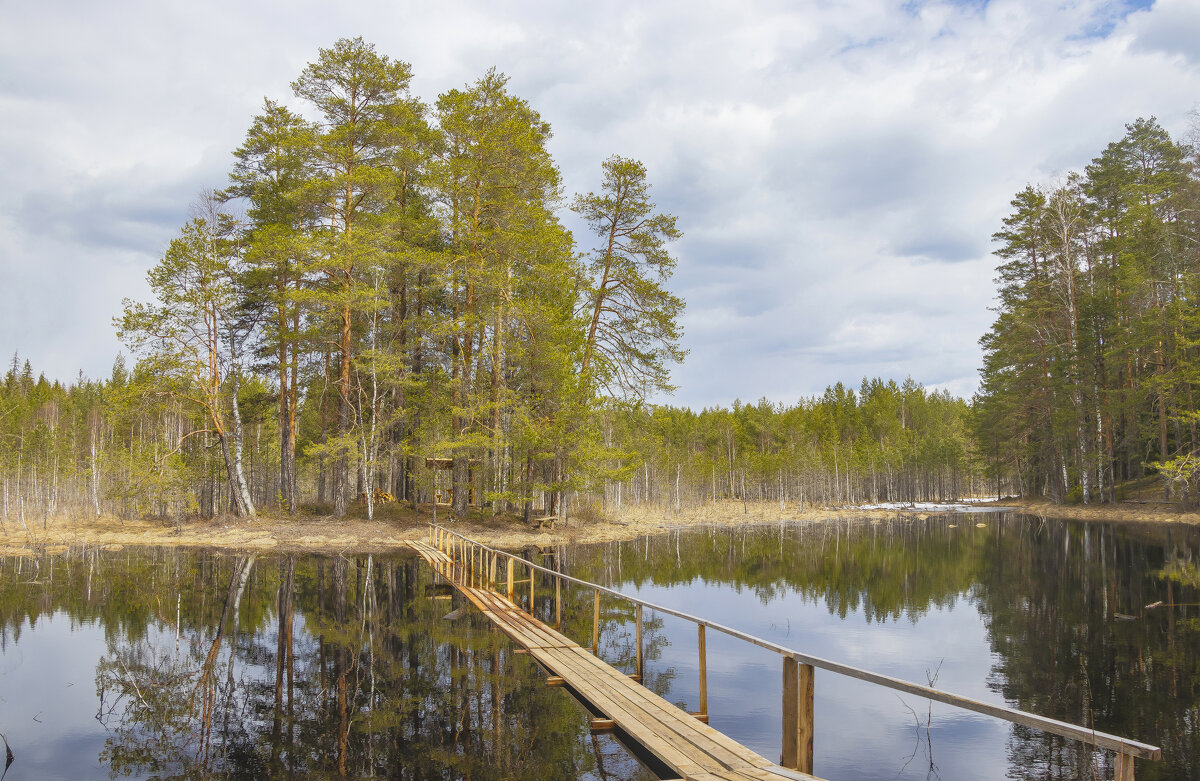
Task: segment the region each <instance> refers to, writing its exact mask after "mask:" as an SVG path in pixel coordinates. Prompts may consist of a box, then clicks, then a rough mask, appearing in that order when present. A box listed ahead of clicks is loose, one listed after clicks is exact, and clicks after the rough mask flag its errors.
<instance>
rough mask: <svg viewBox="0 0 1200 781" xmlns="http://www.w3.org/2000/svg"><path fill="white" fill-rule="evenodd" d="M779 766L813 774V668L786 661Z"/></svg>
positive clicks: (784, 662) (809, 665)
mask: <svg viewBox="0 0 1200 781" xmlns="http://www.w3.org/2000/svg"><path fill="white" fill-rule="evenodd" d="M779 764H781V765H783V766H784V767H786V768H791V769H792V770H799V771H800V772H801V773H812V772H813V667H812V665H811V664H800V663H799V662H797V661H796V660H795V659H793V658H792V657H790V656H788V657H784V660H783V756H782V757H780V760H779Z"/></svg>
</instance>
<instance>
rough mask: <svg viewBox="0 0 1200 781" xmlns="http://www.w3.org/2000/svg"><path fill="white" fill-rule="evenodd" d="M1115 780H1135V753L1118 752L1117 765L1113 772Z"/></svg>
mask: <svg viewBox="0 0 1200 781" xmlns="http://www.w3.org/2000/svg"><path fill="white" fill-rule="evenodd" d="M1113 781H1133V755H1132V754H1125V753H1123V752H1121V751H1118V752H1117V767H1116V769H1115V770H1114V772H1113Z"/></svg>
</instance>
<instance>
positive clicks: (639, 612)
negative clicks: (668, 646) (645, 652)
mask: <svg viewBox="0 0 1200 781" xmlns="http://www.w3.org/2000/svg"><path fill="white" fill-rule="evenodd" d="M633 612H634V615H635V616H636V617H637V620H636V623H637V682H638V683H642V606H641V604H638V605H637V607H635V608H634V611H633Z"/></svg>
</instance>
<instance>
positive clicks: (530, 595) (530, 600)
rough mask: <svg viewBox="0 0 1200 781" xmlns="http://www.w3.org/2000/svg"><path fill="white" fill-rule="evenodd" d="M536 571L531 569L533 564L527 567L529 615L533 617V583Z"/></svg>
mask: <svg viewBox="0 0 1200 781" xmlns="http://www.w3.org/2000/svg"><path fill="white" fill-rule="evenodd" d="M535 574H537V570H535V569H534V568H533V564H532V563H530V565H529V615H533V581H534V577H533V576H534V575H535Z"/></svg>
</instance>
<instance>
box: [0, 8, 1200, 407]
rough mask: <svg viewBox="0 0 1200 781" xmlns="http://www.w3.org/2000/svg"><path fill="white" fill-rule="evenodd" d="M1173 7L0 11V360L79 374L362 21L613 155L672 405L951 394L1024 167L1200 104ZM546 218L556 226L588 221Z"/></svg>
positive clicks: (573, 182) (564, 138)
mask: <svg viewBox="0 0 1200 781" xmlns="http://www.w3.org/2000/svg"><path fill="white" fill-rule="evenodd" d="M1198 14H1200V12H1198V11H1197V10H1196V6H1195V4H1194V3H1192V2H1189V1H1188V0H1159V2H1157V3H1155V4H1154V5H1153V6H1152V7H1150V8H1143V9H1140V10H1134V11H1132V12H1130V9H1129V8H1126V7H1124V6H1123V5H1121V4H1119V3H1118V4H1114V3H1110V2H1103V1H1102V0H1080V1H1079V2H1074V3H1071V4H1066V5H1065V6H1063V7H1058V6H1056V5H1054V6H1052V5H1050V4H1045V3H1039V2H1035V0H992V1H991V2H987V3H952V2H925V3H915V4H914V3H899V2H894V3H890V4H887V5H886V6H881V5H880V4H879V3H877V2H874V0H872V1H870V2H868V0H856V1H854V2H847V3H837V4H827V3H817V2H809V3H804V4H793V3H785V2H763V3H758V4H755V5H753V6H749V7H747V6H732V5H728V4H720V3H684V2H675V3H661V4H640V3H626V4H602V5H594V6H588V7H579V6H571V5H567V4H558V3H507V4H486V3H478V2H455V3H443V4H428V3H396V2H386V3H384V2H368V3H357V4H353V5H352V6H348V7H332V6H329V5H328V4H320V5H318V4H315V3H312V4H308V3H283V2H278V1H277V2H273V3H259V4H249V5H247V4H241V3H232V2H224V3H221V2H218V3H213V4H209V5H207V6H196V5H194V4H183V3H161V2H150V1H149V0H146V1H145V2H140V3H138V2H122V3H111V4H72V5H70V6H69V7H68V6H67V5H66V4H61V5H58V4H53V3H43V4H20V5H18V4H12V3H9V4H3V5H0V115H2V116H4V117H5V122H3V123H0V286H2V289H0V312H2V313H0V352H11V350H13V349H20V350H21V352H22V353H23V354H25V355H27V356H29V357H30V358H31V359H32V360H33V362H34V363H35V365H37V366H38V367H39V368H45V369H46V371H47V373H48V374H50V375H54V376H58V377H62V378H70V377H73V376H74V373H75V371H76V370H77V369H78V368H83V369H84V370H85V371H86V372H87V373H88V374H91V375H102V374H105V373H106V372H107V370H108V366H109V365H110V363H111V361H112V358H113V355H114V354H115V352H116V350H117V343H116V340H115V337H114V336H112V335H111V329H110V327H109V321H110V319H111V317H112V315H114V314H116V312H117V310H118V309H119V306H120V299H121V297H122V296H124V295H130V294H133V295H138V294H140V293H142V291H144V285H142V284H141V283H140V282H139V281H138V280H139V279H140V277H141V276H142V274H144V271H145V270H146V269H147V268H149V266H150V265H151V264H152V263H153V262H154V261H155V259H156V257H157V255H158V253H160V252H161V251H162V249H163V247H164V246H165V245H166V242H167V241H169V239H170V238H171V237H172V236H173V235H174V233H175V232H176V231H177V229H178V227H179V225H180V224H181V222H182V221H183V219H184V218H185V215H186V211H187V205H188V202H189V201H190V200H191V199H192V198H194V197H195V195H196V194H197V193H198V192H199V191H200V190H201V189H203V188H206V187H213V186H220V185H221V184H222V183H223V181H224V176H225V172H226V170H227V168H228V164H229V160H230V156H229V153H230V151H231V150H232V149H233V148H235V147H236V146H237V144H238V143H239V141H240V139H241V136H242V133H243V132H244V130H245V128H246V127H247V126H248V125H249V122H250V119H251V117H252V115H253V114H254V112H255V111H256V110H257V109H258V108H259V106H260V105H261V100H262V98H263V97H264V96H269V97H271V98H274V99H278V100H284V101H290V100H291V95H290V89H289V86H288V85H289V83H290V81H291V80H293V79H295V78H296V76H297V75H298V74H299V72H300V70H301V69H302V68H303V66H304V64H305V63H306V62H309V61H311V60H312V59H314V58H315V57H316V54H317V49H318V48H319V47H327V46H330V45H331V44H332V43H333V42H334V40H336V39H337V38H338V37H340V36H353V35H362V36H364V37H365V38H366V39H367V40H369V41H372V42H374V43H375V44H376V46H377V47H378V49H379V50H380V51H381V52H383V53H385V54H388V55H389V56H393V57H395V58H398V59H402V60H405V61H407V62H410V63H411V64H412V65H413V69H414V72H415V77H414V81H413V88H414V92H415V93H416V94H417V95H418V96H420V97H421V98H422V99H424V100H426V101H427V102H432V101H433V100H434V99H435V98H436V95H437V93H438V92H440V91H443V90H445V89H449V88H453V87H459V86H462V85H463V84H465V83H468V82H470V81H473V80H474V79H475V78H477V77H478V76H479V75H480V74H481V73H482V72H483V71H484V70H485V69H486V68H487V67H489V66H492V65H495V66H496V67H498V68H499V69H500V70H502V71H504V72H505V73H507V74H508V75H510V76H511V81H510V87H511V89H512V90H513V91H514V92H515V93H516V94H518V95H520V96H522V97H524V98H526V99H527V100H528V101H529V102H530V103H531V105H533V106H534V107H535V108H536V109H537V110H538V111H540V112H541V113H542V115H543V117H544V118H545V119H547V120H548V121H549V122H550V123H551V124H552V126H553V128H554V132H555V137H554V139H553V141H552V151H553V152H554V154H555V156H556V159H557V160H558V162H559V165H560V167H561V168H562V171H563V178H564V183H565V186H566V190H567V192H568V193H571V192H575V191H586V190H591V189H595V188H596V187H597V186H598V184H599V182H598V179H599V170H600V162H601V161H602V160H603V159H604V158H606V157H607V156H609V155H610V154H613V153H618V154H622V155H625V156H631V157H636V158H638V159H641V160H642V161H643V162H644V163H646V165H647V167H648V169H649V173H650V178H651V181H652V183H653V188H654V189H653V192H654V195H655V197H656V198H657V200H658V202H659V203H660V205H661V206H662V207H663V208H664V209H667V210H669V211H671V212H672V213H674V214H676V215H677V216H678V218H679V226H680V228H681V229H682V230H683V231H684V233H685V238H684V240H683V241H682V242H680V244H679V245H678V255H679V257H680V264H679V269H678V272H677V275H676V280H675V283H674V288H675V289H676V291H677V292H679V293H680V294H682V295H683V296H684V297H685V298H686V299H687V301H688V307H689V309H688V314H687V321H686V322H687V327H688V336H687V344H686V346H687V347H689V348H691V356H690V358H689V360H688V363H687V364H686V365H685V366H683V367H682V368H680V369H679V371H678V373H677V382H678V384H679V385H680V392H679V394H678V395H677V401H679V402H682V403H687V404H693V405H703V404H715V403H728V402H729V401H731V400H732V399H733V398H735V397H742V398H745V399H755V398H758V397H759V396H762V395H767V396H769V397H771V398H773V399H776V400H783V401H791V400H795V399H797V398H799V397H800V396H804V395H808V394H812V393H819V392H820V391H821V390H822V389H823V388H824V386H825V385H827V384H829V383H832V382H835V381H837V380H843V381H846V382H848V383H849V384H851V385H857V382H858V380H859V379H860V378H861V377H862V376H864V375H867V376H872V375H884V376H893V377H897V378H901V377H903V376H906V375H911V376H912V377H913V378H914V379H916V380H918V381H921V382H924V383H926V384H927V385H931V386H935V387H944V388H948V389H950V390H952V391H953V392H958V393H969V392H970V391H971V390H973V389H974V372H975V370H976V369H977V367H978V364H979V362H980V358H979V351H978V347H977V344H976V340H977V339H978V337H979V336H980V335H981V333H982V332H983V331H984V330H985V329H986V328H987V326H988V324H989V321H990V313H989V312H987V310H986V307H987V305H988V303H989V301H990V300H991V297H992V290H993V284H992V276H993V270H992V269H993V266H994V263H993V261H992V259H991V258H990V257H989V255H988V253H989V251H990V241H989V237H990V234H991V233H992V232H993V231H995V230H996V228H997V227H998V226H999V224H1000V220H1001V218H1002V217H1003V215H1004V214H1005V212H1006V209H1007V207H1008V200H1009V199H1010V198H1011V197H1012V195H1013V194H1014V193H1015V192H1016V191H1018V190H1019V189H1021V188H1022V187H1023V186H1024V185H1025V184H1026V183H1029V182H1040V181H1044V180H1047V179H1051V178H1053V177H1055V176H1057V175H1061V174H1062V173H1063V172H1064V171H1066V170H1068V169H1078V168H1081V167H1082V166H1083V165H1085V164H1086V163H1087V162H1088V160H1089V159H1090V158H1091V157H1092V156H1094V155H1096V154H1098V153H1099V152H1100V151H1101V150H1102V149H1103V147H1104V145H1105V144H1107V143H1108V142H1109V141H1112V140H1115V139H1116V138H1119V137H1120V135H1121V134H1122V132H1123V125H1124V123H1126V122H1129V121H1132V120H1133V119H1135V118H1136V117H1138V116H1149V115H1156V116H1157V117H1158V118H1159V120H1160V121H1161V122H1162V123H1163V124H1164V126H1166V127H1167V128H1168V130H1170V131H1172V132H1173V133H1180V132H1182V131H1183V130H1184V127H1185V125H1186V114H1187V112H1188V111H1189V110H1190V109H1191V108H1192V106H1193V105H1194V104H1195V103H1196V102H1197V100H1200V67H1198V63H1200V44H1198V43H1197V41H1200V35H1196V34H1194V33H1195V31H1196V30H1197V28H1198V26H1200V15H1198ZM564 219H565V220H566V221H567V222H568V223H569V224H570V225H571V227H572V228H574V229H576V235H577V237H578V238H579V239H580V240H581V242H583V241H586V239H587V236H586V235H585V233H584V232H583V231H582V230H579V227H580V226H578V224H577V223H576V222H575V221H574V220H573V218H572V217H571V215H569V214H564Z"/></svg>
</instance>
